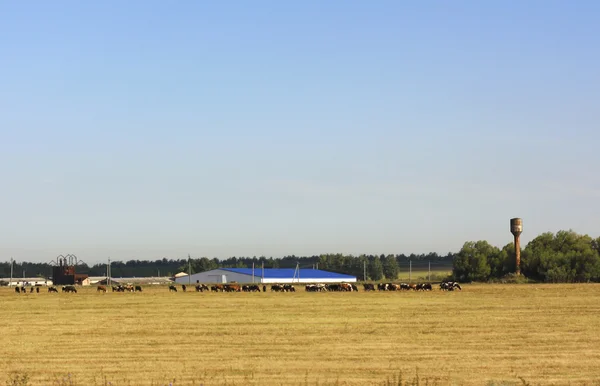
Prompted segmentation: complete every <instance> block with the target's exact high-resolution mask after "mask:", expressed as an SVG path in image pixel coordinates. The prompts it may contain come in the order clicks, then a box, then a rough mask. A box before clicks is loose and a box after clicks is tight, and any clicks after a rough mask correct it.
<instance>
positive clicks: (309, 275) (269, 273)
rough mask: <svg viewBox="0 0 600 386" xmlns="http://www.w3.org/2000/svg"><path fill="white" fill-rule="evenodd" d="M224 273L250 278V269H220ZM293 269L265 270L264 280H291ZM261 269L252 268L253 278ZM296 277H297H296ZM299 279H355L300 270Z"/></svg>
mask: <svg viewBox="0 0 600 386" xmlns="http://www.w3.org/2000/svg"><path fill="white" fill-rule="evenodd" d="M220 269H222V270H224V271H231V272H235V273H240V274H243V275H250V276H252V268H220ZM295 271H296V270H295V269H294V268H265V276H264V277H265V279H292V278H293V277H294V272H295ZM261 275H262V269H261V268H260V267H258V268H254V276H256V277H261ZM296 276H298V275H296ZM300 279H356V277H354V276H351V275H344V274H342V273H335V272H329V271H322V270H320V269H300Z"/></svg>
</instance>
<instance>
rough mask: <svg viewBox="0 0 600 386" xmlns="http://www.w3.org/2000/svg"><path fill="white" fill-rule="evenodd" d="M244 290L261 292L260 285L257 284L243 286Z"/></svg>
mask: <svg viewBox="0 0 600 386" xmlns="http://www.w3.org/2000/svg"><path fill="white" fill-rule="evenodd" d="M242 291H244V292H260V287H259V286H257V285H256V284H252V285H245V286H242Z"/></svg>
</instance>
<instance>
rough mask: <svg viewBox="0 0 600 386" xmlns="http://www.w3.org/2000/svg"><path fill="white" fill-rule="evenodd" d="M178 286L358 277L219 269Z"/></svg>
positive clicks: (350, 279)
mask: <svg viewBox="0 0 600 386" xmlns="http://www.w3.org/2000/svg"><path fill="white" fill-rule="evenodd" d="M175 282H176V283H178V284H188V283H192V284H196V283H231V282H236V283H341V282H346V283H354V282H356V276H351V275H345V274H341V273H335V272H329V271H322V270H319V269H300V270H295V269H293V268H265V269H264V276H263V270H262V269H261V268H255V269H254V270H252V268H219V269H213V270H210V271H205V272H199V273H194V274H192V275H191V276H187V275H186V276H182V277H177V278H175Z"/></svg>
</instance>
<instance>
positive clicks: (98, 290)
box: [96, 285, 106, 293]
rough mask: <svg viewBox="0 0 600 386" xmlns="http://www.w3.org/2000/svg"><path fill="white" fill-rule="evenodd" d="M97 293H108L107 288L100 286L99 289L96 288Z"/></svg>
mask: <svg viewBox="0 0 600 386" xmlns="http://www.w3.org/2000/svg"><path fill="white" fill-rule="evenodd" d="M96 292H104V293H106V287H105V286H103V285H99V286H98V288H96Z"/></svg>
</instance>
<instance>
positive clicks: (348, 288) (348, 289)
mask: <svg viewBox="0 0 600 386" xmlns="http://www.w3.org/2000/svg"><path fill="white" fill-rule="evenodd" d="M339 290H340V291H345V292H352V291H353V289H352V284H349V283H340V284H339Z"/></svg>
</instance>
